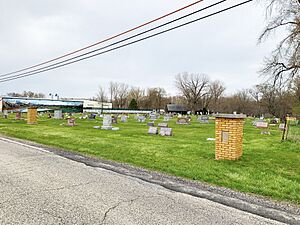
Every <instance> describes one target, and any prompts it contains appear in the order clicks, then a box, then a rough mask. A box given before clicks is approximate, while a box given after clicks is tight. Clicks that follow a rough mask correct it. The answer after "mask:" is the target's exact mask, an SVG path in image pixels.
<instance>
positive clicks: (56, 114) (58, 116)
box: [54, 110, 63, 119]
mask: <svg viewBox="0 0 300 225" xmlns="http://www.w3.org/2000/svg"><path fill="white" fill-rule="evenodd" d="M62 115H63V114H62V111H61V110H55V111H54V119H62V118H63V116H62Z"/></svg>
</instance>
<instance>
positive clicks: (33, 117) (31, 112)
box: [27, 108, 37, 124]
mask: <svg viewBox="0 0 300 225" xmlns="http://www.w3.org/2000/svg"><path fill="white" fill-rule="evenodd" d="M27 124H37V109H36V108H28V109H27Z"/></svg>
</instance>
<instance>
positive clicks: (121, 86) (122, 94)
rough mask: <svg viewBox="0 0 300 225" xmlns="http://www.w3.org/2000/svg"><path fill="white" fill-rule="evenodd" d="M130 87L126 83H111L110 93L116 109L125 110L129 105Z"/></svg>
mask: <svg viewBox="0 0 300 225" xmlns="http://www.w3.org/2000/svg"><path fill="white" fill-rule="evenodd" d="M128 89H129V86H128V85H127V84H125V83H118V82H110V83H109V93H110V99H111V102H112V103H113V106H114V107H117V108H123V107H125V106H126V103H127V96H128Z"/></svg>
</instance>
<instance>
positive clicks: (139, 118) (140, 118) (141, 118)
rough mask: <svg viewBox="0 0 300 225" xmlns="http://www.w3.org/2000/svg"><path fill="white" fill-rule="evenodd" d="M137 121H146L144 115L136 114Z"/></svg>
mask: <svg viewBox="0 0 300 225" xmlns="http://www.w3.org/2000/svg"><path fill="white" fill-rule="evenodd" d="M137 120H138V122H140V123H144V122H145V121H146V117H145V116H138V119H137Z"/></svg>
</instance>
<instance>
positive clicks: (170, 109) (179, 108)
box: [167, 104, 188, 112]
mask: <svg viewBox="0 0 300 225" xmlns="http://www.w3.org/2000/svg"><path fill="white" fill-rule="evenodd" d="M167 111H168V112H186V111H188V110H187V109H186V107H184V106H183V105H177V104H167Z"/></svg>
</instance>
